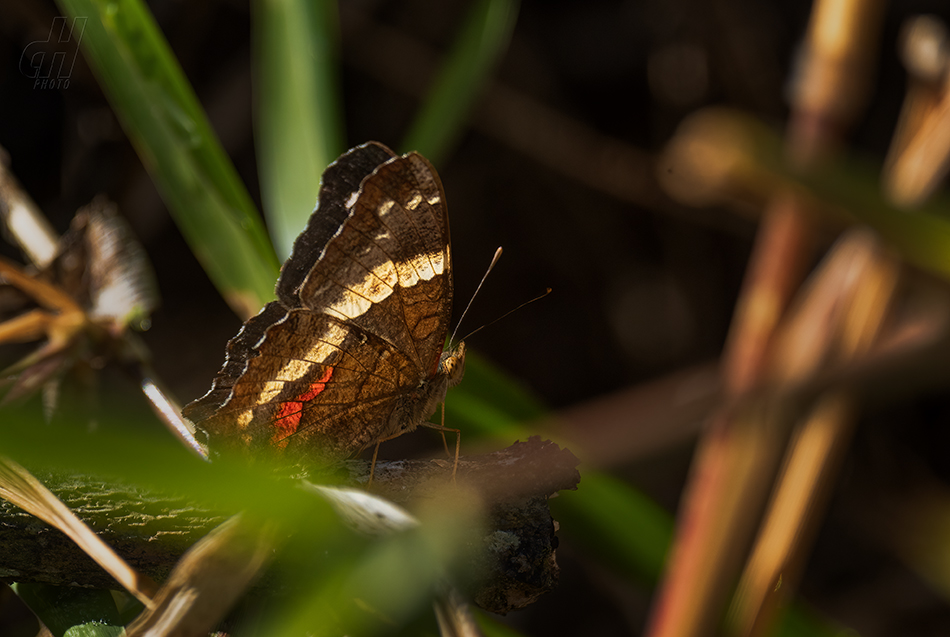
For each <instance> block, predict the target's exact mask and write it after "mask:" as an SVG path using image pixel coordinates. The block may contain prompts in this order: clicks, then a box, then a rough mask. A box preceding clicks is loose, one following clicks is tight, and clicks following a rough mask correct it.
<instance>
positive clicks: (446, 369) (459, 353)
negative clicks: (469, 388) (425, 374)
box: [439, 341, 465, 387]
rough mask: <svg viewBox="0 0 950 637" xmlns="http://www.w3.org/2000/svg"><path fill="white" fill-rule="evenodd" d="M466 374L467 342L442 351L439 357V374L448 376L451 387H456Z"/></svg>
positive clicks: (448, 383) (447, 381) (447, 380)
mask: <svg viewBox="0 0 950 637" xmlns="http://www.w3.org/2000/svg"><path fill="white" fill-rule="evenodd" d="M463 374H465V342H464V341H462V342H460V343H459V344H458V345H456V346H455V347H453V348H451V349H447V350H445V351H444V352H442V356H441V357H440V358H439V375H441V376H444V377H445V378H446V384H447V385H448V386H449V387H455V386H456V385H458V384H459V383H460V382H462V375H463Z"/></svg>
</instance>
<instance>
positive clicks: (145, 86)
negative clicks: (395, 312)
mask: <svg viewBox="0 0 950 637" xmlns="http://www.w3.org/2000/svg"><path fill="white" fill-rule="evenodd" d="M59 6H60V8H61V9H62V10H63V11H64V12H65V13H66V14H68V15H69V16H71V17H74V18H75V17H85V18H87V20H86V26H85V31H84V33H83V34H82V40H81V46H82V49H83V53H84V55H85V57H86V59H87V60H88V62H89V65H90V66H91V67H92V69H93V70H94V71H95V73H96V75H97V77H98V78H99V82H100V84H101V85H102V88H103V90H104V91H105V93H106V95H107V96H108V98H109V101H110V103H111V104H112V108H113V110H115V112H116V114H117V116H118V118H119V121H120V122H121V123H122V126H123V128H124V129H125V132H126V134H127V135H128V136H129V139H130V140H131V141H132V144H133V145H134V146H135V149H136V151H137V152H138V154H139V157H140V158H141V160H142V163H143V164H144V165H145V167H146V169H147V170H148V171H149V174H150V175H151V176H152V179H153V180H154V181H155V183H156V184H157V185H158V188H159V190H160V191H161V193H162V196H163V198H164V199H165V202H166V203H167V204H168V208H169V210H170V211H171V212H172V215H173V216H174V218H175V221H176V223H177V224H178V226H179V228H180V229H181V231H182V233H183V234H184V235H185V238H186V239H187V241H188V243H189V244H190V246H191V248H192V250H193V251H194V253H195V254H196V255H197V257H198V259H199V260H200V261H201V263H202V265H203V266H204V268H205V270H206V271H207V272H208V275H209V276H210V277H211V279H212V281H213V282H214V284H215V285H216V286H217V287H218V289H219V290H220V291H221V294H222V295H223V296H224V298H225V299H227V301H228V302H229V303H230V304H231V306H232V307H234V308H235V310H236V311H237V312H238V313H239V314H240V315H242V316H247V315H249V314H250V313H253V312H255V311H256V310H257V308H259V307H260V306H261V305H262V304H263V303H264V302H266V301H267V300H269V299H271V298H272V297H273V289H274V279H275V278H276V274H277V267H278V263H277V260H276V258H275V256H274V252H273V249H272V248H271V246H270V241H269V240H268V238H267V234H266V232H265V230H264V227H263V224H262V223H261V220H260V217H259V215H258V213H257V211H256V209H255V207H254V204H253V203H252V201H251V199H250V197H249V196H248V194H247V191H246V189H245V188H244V185H243V184H242V183H241V181H240V179H239V178H238V176H237V173H236V172H235V170H234V166H233V165H232V164H231V161H230V159H229V158H228V157H227V155H226V154H225V152H224V150H223V149H222V148H221V145H220V143H219V142H218V139H217V136H216V135H215V134H214V132H213V131H212V129H211V126H210V125H209V124H208V121H207V118H206V116H205V114H204V111H203V110H202V108H201V105H200V104H199V103H198V100H197V98H196V97H195V95H194V92H193V91H192V88H191V86H190V85H189V84H188V81H187V79H186V78H185V76H184V74H183V73H182V70H181V67H180V66H179V65H178V61H177V60H176V59H175V57H174V55H173V54H172V52H171V50H170V49H169V47H168V43H167V42H166V40H165V38H164V36H163V35H162V33H161V31H159V29H158V27H157V25H156V24H155V20H154V18H153V16H152V14H151V13H150V12H149V10H148V8H147V7H146V6H145V5H144V4H143V3H142V2H141V1H140V0H111V1H108V2H106V1H105V0H59Z"/></svg>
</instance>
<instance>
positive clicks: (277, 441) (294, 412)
mask: <svg viewBox="0 0 950 637" xmlns="http://www.w3.org/2000/svg"><path fill="white" fill-rule="evenodd" d="M331 376H333V368H332V367H327V369H326V371H325V372H323V376H321V377H320V378H319V379H317V380H315V381H314V382H312V383H310V386H309V387H308V388H307V391H305V392H304V393H302V394H300V395H299V396H297V397H296V398H295V399H294V400H289V401H287V402H285V403H281V405H280V411H278V412H277V419H276V420H274V429H275V431H274V435H273V436H272V437H271V439H270V443H271V444H272V445H274V446H277V447H280V448H284V447H285V446H287V437H288V436H291V435H293V434H295V433H297V428H298V427H300V418H301V416H302V415H303V404H304V403H305V402H307V401H310V400H313V399H314V398H316V397H317V396H319V395H320V392H322V391H323V390H324V389H326V387H327V383H328V382H330V377H331Z"/></svg>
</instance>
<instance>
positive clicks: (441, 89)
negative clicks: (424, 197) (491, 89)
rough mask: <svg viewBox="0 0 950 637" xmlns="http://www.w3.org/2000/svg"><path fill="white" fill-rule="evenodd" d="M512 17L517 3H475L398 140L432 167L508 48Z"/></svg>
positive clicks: (501, 0)
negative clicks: (421, 155)
mask: <svg viewBox="0 0 950 637" xmlns="http://www.w3.org/2000/svg"><path fill="white" fill-rule="evenodd" d="M517 16H518V2H517V0H479V1H478V2H476V3H475V5H474V6H473V7H472V9H471V12H470V13H469V15H468V18H467V20H466V23H465V25H464V26H463V28H462V32H461V33H460V34H459V37H458V38H457V40H456V42H455V45H454V47H453V48H452V51H451V53H450V54H449V56H448V58H447V59H446V61H445V63H444V65H443V67H442V70H441V71H440V73H439V77H438V78H437V79H436V81H435V84H434V85H433V87H432V90H431V91H430V93H429V95H428V97H427V98H426V100H425V104H424V105H423V107H422V109H421V111H420V112H419V114H418V115H417V116H416V120H415V122H414V123H413V125H412V127H411V129H410V130H409V133H408V134H407V135H406V138H405V140H404V141H403V144H402V147H403V148H404V149H405V150H416V151H418V152H420V153H422V154H423V155H425V156H426V157H427V158H428V159H429V161H431V162H432V163H434V164H436V165H438V164H439V163H440V162H441V161H442V159H443V157H444V156H445V153H446V151H447V150H448V148H449V146H450V145H451V144H452V142H453V141H454V140H455V138H456V136H457V135H458V133H459V130H460V129H461V127H462V123H463V122H464V120H465V117H466V115H467V114H468V111H469V109H470V108H471V107H472V104H473V102H474V101H475V98H476V97H477V96H478V92H479V91H480V90H481V89H482V88H483V87H484V86H485V83H486V81H487V79H488V77H489V74H490V73H491V71H492V68H493V67H494V65H495V62H497V61H498V59H499V58H500V57H501V55H502V54H503V53H504V52H505V50H506V49H507V48H508V42H509V41H510V40H511V33H512V31H513V29H514V26H515V20H516V19H517Z"/></svg>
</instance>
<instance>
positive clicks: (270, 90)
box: [252, 0, 345, 258]
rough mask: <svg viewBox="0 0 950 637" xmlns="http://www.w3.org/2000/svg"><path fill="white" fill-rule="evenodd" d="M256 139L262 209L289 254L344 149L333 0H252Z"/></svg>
mask: <svg viewBox="0 0 950 637" xmlns="http://www.w3.org/2000/svg"><path fill="white" fill-rule="evenodd" d="M252 5H253V7H254V36H255V38H254V59H255V65H256V68H255V80H256V81H255V99H256V100H257V108H256V109H255V114H256V122H255V123H256V133H257V134H256V141H257V153H258V169H259V171H260V179H261V193H262V195H263V199H264V214H265V215H266V216H267V220H268V223H269V226H270V229H271V235H272V237H273V240H274V244H275V246H276V248H277V252H278V254H279V255H280V256H281V258H286V257H287V256H288V255H289V254H290V249H291V247H292V246H293V242H294V239H295V238H296V237H297V234H298V233H300V231H301V230H302V229H303V227H304V226H305V225H306V223H307V218H308V217H309V216H310V213H311V212H312V210H313V207H314V203H315V202H316V200H317V190H318V188H319V184H320V175H321V174H322V173H323V170H324V169H325V168H326V167H327V166H328V165H329V164H330V162H332V161H333V160H334V159H336V157H337V155H339V154H340V153H341V152H343V150H344V144H345V141H344V139H343V122H342V115H341V110H342V108H341V106H340V95H339V89H338V88H337V74H336V49H337V40H338V33H337V31H338V26H337V15H336V3H335V2H333V1H332V0H318V1H316V2H309V1H307V0H268V1H266V2H265V1H264V0H256V1H255V2H253V3H252Z"/></svg>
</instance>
